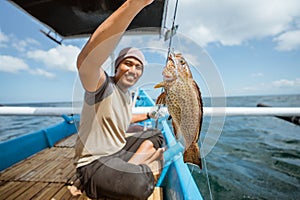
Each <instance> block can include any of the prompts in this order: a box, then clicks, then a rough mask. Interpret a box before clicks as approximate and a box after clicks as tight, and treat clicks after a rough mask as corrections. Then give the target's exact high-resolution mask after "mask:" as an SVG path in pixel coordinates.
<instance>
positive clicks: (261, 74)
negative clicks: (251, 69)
mask: <svg viewBox="0 0 300 200" xmlns="http://www.w3.org/2000/svg"><path fill="white" fill-rule="evenodd" d="M251 76H253V77H263V76H264V74H263V73H261V72H258V73H254V74H251Z"/></svg>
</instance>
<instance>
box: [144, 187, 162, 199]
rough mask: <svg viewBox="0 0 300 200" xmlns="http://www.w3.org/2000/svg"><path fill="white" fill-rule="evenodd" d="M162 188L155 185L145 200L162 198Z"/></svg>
mask: <svg viewBox="0 0 300 200" xmlns="http://www.w3.org/2000/svg"><path fill="white" fill-rule="evenodd" d="M162 199H163V190H162V188H161V187H155V188H154V191H153V193H152V194H151V195H150V196H149V197H148V199H147V200H162Z"/></svg>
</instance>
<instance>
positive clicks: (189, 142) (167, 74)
mask: <svg viewBox="0 0 300 200" xmlns="http://www.w3.org/2000/svg"><path fill="white" fill-rule="evenodd" d="M162 75H163V81H162V82H160V83H158V84H156V85H155V86H154V88H164V90H163V92H162V93H161V94H160V95H159V96H158V97H157V100H156V104H157V105H166V106H167V109H168V112H169V114H170V116H171V118H172V126H173V130H174V134H175V137H176V139H177V140H179V139H180V138H183V140H184V142H183V143H184V146H185V151H184V155H183V159H184V162H185V163H192V164H195V165H198V166H199V167H200V169H202V162H201V155H200V148H199V145H198V140H199V137H200V132H201V127H202V119H203V102H202V97H201V91H200V89H199V86H198V85H197V83H196V82H195V80H194V79H193V76H192V73H191V70H190V67H189V65H188V63H187V62H186V60H185V58H184V57H183V55H182V54H181V53H176V54H175V53H173V52H171V53H170V54H169V56H168V60H167V64H166V66H165V67H164V69H163V72H162ZM181 140H182V139H181ZM179 141H180V140H179Z"/></svg>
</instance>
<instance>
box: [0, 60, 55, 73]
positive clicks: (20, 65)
mask: <svg viewBox="0 0 300 200" xmlns="http://www.w3.org/2000/svg"><path fill="white" fill-rule="evenodd" d="M1 71H2V72H7V73H19V72H21V71H26V72H28V73H30V74H32V75H39V76H44V77H46V78H54V77H55V75H54V74H53V73H50V72H47V71H46V70H43V69H31V68H30V67H29V66H28V65H27V64H26V62H25V61H24V60H22V59H20V58H16V57H12V56H7V55H0V72H1Z"/></svg>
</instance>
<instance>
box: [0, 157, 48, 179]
mask: <svg viewBox="0 0 300 200" xmlns="http://www.w3.org/2000/svg"><path fill="white" fill-rule="evenodd" d="M42 164H43V163H41V162H38V161H35V160H24V161H22V162H20V163H18V164H16V165H14V166H12V167H10V168H8V169H7V170H5V171H3V172H1V174H0V179H1V180H6V181H9V180H19V179H20V178H21V177H22V176H24V175H25V174H27V173H29V172H30V171H32V170H34V169H35V168H37V167H39V166H40V165H42Z"/></svg>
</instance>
